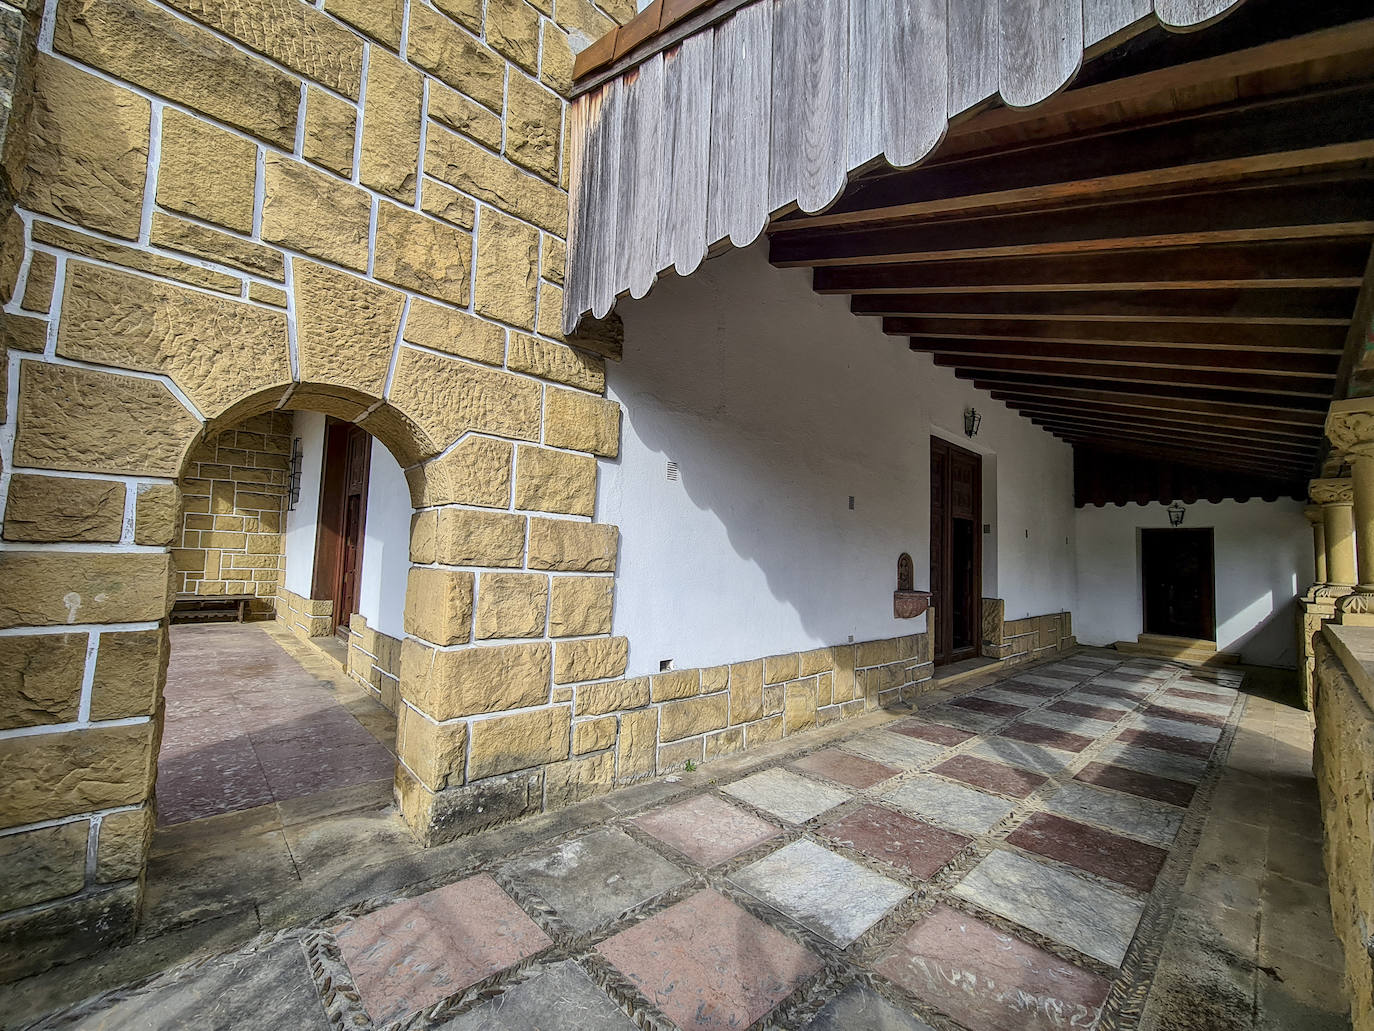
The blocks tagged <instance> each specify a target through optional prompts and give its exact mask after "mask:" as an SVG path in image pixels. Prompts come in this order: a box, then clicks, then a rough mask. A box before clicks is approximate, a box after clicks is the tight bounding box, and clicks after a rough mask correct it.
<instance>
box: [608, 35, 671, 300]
mask: <svg viewBox="0 0 1374 1031" xmlns="http://www.w3.org/2000/svg"><path fill="white" fill-rule="evenodd" d="M636 73H637V74H636ZM621 96H622V105H623V110H624V116H623V123H622V128H621V132H622V133H623V134H624V138H623V139H624V142H623V144H622V146H621V155H622V157H621V167H620V177H621V187H620V190H621V194H622V198H623V200H622V204H621V209H620V212H621V213H620V216H618V218H617V220H616V224H615V230H616V232H615V253H614V257H615V267H616V276H615V282H614V284H613V287H614V291H615V292H616V293H618V292H620V291H622V290H626V289H628V290H629V291H630V295H631V296H632V297H643V296H644V295H645V294H647V293H648V292H649V290H650V288H651V287H652V286H653V285H654V279H655V278H656V274H657V272H658V227H659V217H660V215H661V214H662V203H661V200H660V194H661V192H662V189H663V171H664V167H663V166H664V161H663V135H664V134H663V55H662V54H655V55H654V56H653V57H651V58H650V59H649V60H647V61H645V62H644V63H643V64H642V65H640V66H639V67H638V68H637V69H635V72H633V73H631V74H630V75H627V76H625V79H624V90H623V93H622V95H621ZM597 301H598V304H600V303H605V294H604V292H601V291H598V294H597ZM614 303H615V295H614V293H613V294H612V295H611V297H610V302H609V303H608V304H607V310H609V308H610V304H614ZM601 314H603V313H602V312H601V311H597V315H598V316H600V315H601Z"/></svg>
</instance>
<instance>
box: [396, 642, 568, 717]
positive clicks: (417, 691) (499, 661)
mask: <svg viewBox="0 0 1374 1031" xmlns="http://www.w3.org/2000/svg"><path fill="white" fill-rule="evenodd" d="M549 664H550V655H549V646H548V645H547V644H506V645H499V646H490V647H471V648H459V649H457V650H455V651H436V650H435V649H432V648H427V647H426V646H425V645H423V644H421V643H420V642H419V641H415V640H412V639H407V640H406V641H405V643H404V644H403V645H402V646H401V683H402V684H403V685H404V688H405V695H406V701H407V702H409V703H411V704H413V705H414V706H415V707H416V708H417V709H419V710H420V711H421V712H423V713H425V714H426V715H427V716H429V717H431V718H432V719H436V720H451V719H457V718H458V717H459V716H471V715H473V714H475V713H482V712H500V711H502V710H504V709H518V708H522V707H524V706H530V705H542V704H543V703H545V702H547V701H548V699H549Z"/></svg>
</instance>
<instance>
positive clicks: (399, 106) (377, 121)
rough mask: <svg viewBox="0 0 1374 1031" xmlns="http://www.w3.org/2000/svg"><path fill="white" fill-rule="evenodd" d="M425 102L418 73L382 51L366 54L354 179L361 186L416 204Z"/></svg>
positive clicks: (421, 80) (422, 82) (420, 76)
mask: <svg viewBox="0 0 1374 1031" xmlns="http://www.w3.org/2000/svg"><path fill="white" fill-rule="evenodd" d="M424 99H425V98H424V77H423V76H422V75H421V74H420V73H419V72H417V71H416V70H415V69H414V68H412V67H411V66H410V65H408V64H406V63H405V62H404V61H402V60H401V59H400V58H397V57H392V56H391V55H390V54H388V53H387V52H386V51H385V50H381V49H374V50H373V51H372V52H371V56H370V57H369V59H368V65H367V94H366V96H365V97H364V99H363V145H362V151H361V154H360V156H359V159H358V178H359V179H360V180H361V181H362V184H363V185H364V186H370V187H372V188H373V189H374V190H377V191H378V192H380V193H385V194H387V195H388V196H390V197H395V198H396V199H397V200H401V201H404V202H406V203H407V204H409V203H412V202H413V201H414V200H415V184H416V182H417V180H418V179H419V175H420V122H421V120H422V118H423V109H424Z"/></svg>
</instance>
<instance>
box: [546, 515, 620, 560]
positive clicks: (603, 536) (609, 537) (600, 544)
mask: <svg viewBox="0 0 1374 1031" xmlns="http://www.w3.org/2000/svg"><path fill="white" fill-rule="evenodd" d="M619 543H620V530H619V528H617V527H614V526H608V525H605V524H602V523H580V522H575V521H573V520H571V519H541V518H540V517H538V516H531V517H530V544H529V548H530V553H529V566H530V568H531V569H558V570H563V571H565V572H579V573H609V572H614V571H615V560H616V551H617V548H618V547H619Z"/></svg>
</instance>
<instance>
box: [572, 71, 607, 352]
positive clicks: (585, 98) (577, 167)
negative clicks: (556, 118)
mask: <svg viewBox="0 0 1374 1031" xmlns="http://www.w3.org/2000/svg"><path fill="white" fill-rule="evenodd" d="M599 98H600V94H591V93H587V94H584V95H582V96H580V97H578V98H577V99H576V100H574V101H573V102H572V103H571V104H569V105H568V147H569V153H568V176H569V179H568V260H567V265H568V270H567V274H566V275H565V277H564V284H563V332H564V333H565V334H566V333H571V332H573V330H575V329H576V328H577V323H578V320H579V319H581V317H582V313H583V312H584V311H587V310H588V309H589V308H590V307H591V306H592V304H591V294H590V293H589V291H588V288H587V287H588V280H589V276H588V272H589V271H590V270H589V269H588V261H587V258H586V256H585V254H584V248H585V247H586V246H587V239H588V236H587V233H588V230H587V223H588V222H590V221H591V218H592V215H591V205H590V204H589V203H588V199H589V198H588V182H589V179H590V175H589V168H588V164H587V150H588V144H589V143H591V144H592V149H593V150H594V149H595V142H594V141H593V139H592V131H591V128H590V127H589V125H588V124H587V123H588V118H589V111H590V109H591V107H592V105H593V104H595V103H597V102H598V101H599Z"/></svg>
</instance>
